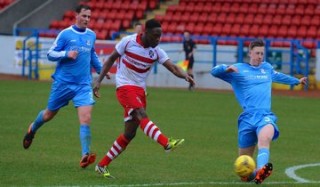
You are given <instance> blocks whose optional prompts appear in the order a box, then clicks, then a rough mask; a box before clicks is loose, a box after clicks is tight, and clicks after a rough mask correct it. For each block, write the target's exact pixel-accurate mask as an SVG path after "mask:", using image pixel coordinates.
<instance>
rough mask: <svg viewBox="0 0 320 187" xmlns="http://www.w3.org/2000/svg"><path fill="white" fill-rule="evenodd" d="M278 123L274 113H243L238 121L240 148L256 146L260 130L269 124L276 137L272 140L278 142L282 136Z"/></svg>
mask: <svg viewBox="0 0 320 187" xmlns="http://www.w3.org/2000/svg"><path fill="white" fill-rule="evenodd" d="M276 122H277V117H276V116H275V115H274V114H273V113H272V112H263V111H254V112H243V113H242V114H241V115H240V116H239V119H238V144H239V145H238V146H239V148H246V147H251V146H254V145H256V144H257V142H258V134H259V132H260V130H261V129H262V127H264V126H265V125H267V124H272V125H273V127H274V136H273V138H272V140H276V139H277V138H278V137H279V134H280V132H279V128H278V126H277V125H276Z"/></svg>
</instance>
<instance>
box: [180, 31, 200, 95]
mask: <svg viewBox="0 0 320 187" xmlns="http://www.w3.org/2000/svg"><path fill="white" fill-rule="evenodd" d="M183 35H184V40H183V51H184V52H185V56H186V57H185V60H188V61H189V63H188V68H187V72H188V74H189V75H190V76H191V77H192V78H193V64H194V52H195V50H196V48H197V46H196V43H195V42H194V41H193V40H192V38H191V36H190V33H189V32H188V31H185V32H184V34H183ZM192 89H193V85H192V84H189V90H192Z"/></svg>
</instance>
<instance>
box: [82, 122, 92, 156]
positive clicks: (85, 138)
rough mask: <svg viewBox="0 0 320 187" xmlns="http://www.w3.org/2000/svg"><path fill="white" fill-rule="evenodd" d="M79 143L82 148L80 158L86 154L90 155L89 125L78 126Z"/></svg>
mask: <svg viewBox="0 0 320 187" xmlns="http://www.w3.org/2000/svg"><path fill="white" fill-rule="evenodd" d="M80 143H81V148H82V152H81V153H82V156H83V155H85V154H87V153H90V144H91V131H90V126H89V125H86V124H81V125H80Z"/></svg>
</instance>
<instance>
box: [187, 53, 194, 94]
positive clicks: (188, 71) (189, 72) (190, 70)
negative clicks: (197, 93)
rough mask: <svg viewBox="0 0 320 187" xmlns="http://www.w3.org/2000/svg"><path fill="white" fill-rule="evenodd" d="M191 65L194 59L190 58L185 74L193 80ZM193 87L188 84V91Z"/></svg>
mask: <svg viewBox="0 0 320 187" xmlns="http://www.w3.org/2000/svg"><path fill="white" fill-rule="evenodd" d="M193 64H194V58H193V57H192V58H190V59H189V64H188V68H187V73H188V75H190V77H192V78H194V76H193ZM192 88H193V85H192V84H191V83H189V90H192Z"/></svg>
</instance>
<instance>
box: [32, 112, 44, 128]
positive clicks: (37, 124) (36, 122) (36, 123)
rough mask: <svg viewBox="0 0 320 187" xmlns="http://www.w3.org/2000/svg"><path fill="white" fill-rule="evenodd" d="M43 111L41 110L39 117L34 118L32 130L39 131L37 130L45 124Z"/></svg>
mask: <svg viewBox="0 0 320 187" xmlns="http://www.w3.org/2000/svg"><path fill="white" fill-rule="evenodd" d="M43 112H44V110H41V111H40V112H39V114H38V116H37V118H36V119H35V120H34V122H33V125H32V127H31V131H32V132H34V133H35V132H37V130H38V129H39V128H40V127H41V126H42V125H43V124H44V121H43Z"/></svg>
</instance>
